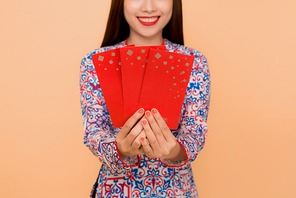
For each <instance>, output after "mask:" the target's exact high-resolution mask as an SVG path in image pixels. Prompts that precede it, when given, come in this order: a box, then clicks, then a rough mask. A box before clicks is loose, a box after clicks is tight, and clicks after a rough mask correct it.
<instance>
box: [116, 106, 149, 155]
mask: <svg viewBox="0 0 296 198" xmlns="http://www.w3.org/2000/svg"><path fill="white" fill-rule="evenodd" d="M143 115H144V109H143V108H141V109H139V110H138V111H137V112H136V113H134V115H132V116H131V117H130V118H129V119H128V120H127V121H126V122H125V124H124V125H123V127H122V128H121V130H120V131H119V132H118V134H117V136H116V138H115V141H116V144H117V149H118V152H119V155H120V157H121V159H123V158H124V157H128V156H133V155H142V154H144V150H143V148H142V146H141V142H140V134H141V135H142V134H144V130H143V126H142V123H141V122H139V120H140V119H142V118H143Z"/></svg>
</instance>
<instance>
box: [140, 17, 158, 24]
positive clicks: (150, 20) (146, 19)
mask: <svg viewBox="0 0 296 198" xmlns="http://www.w3.org/2000/svg"><path fill="white" fill-rule="evenodd" d="M138 18H139V20H140V21H143V22H147V23H151V22H154V21H156V20H157V19H158V17H153V18H140V17H138Z"/></svg>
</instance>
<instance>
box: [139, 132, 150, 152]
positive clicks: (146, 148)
mask: <svg viewBox="0 0 296 198" xmlns="http://www.w3.org/2000/svg"><path fill="white" fill-rule="evenodd" d="M140 139H141V144H142V148H143V151H144V153H145V154H146V155H147V156H148V157H149V156H152V155H153V150H152V148H151V146H150V145H149V143H148V140H147V139H146V138H145V136H142V135H141V136H140Z"/></svg>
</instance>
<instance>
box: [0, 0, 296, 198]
mask: <svg viewBox="0 0 296 198" xmlns="http://www.w3.org/2000/svg"><path fill="white" fill-rule="evenodd" d="M183 4H184V23H185V24H184V25H185V27H184V30H185V44H186V45H187V46H190V47H193V48H195V49H197V50H199V51H201V52H202V53H204V54H205V56H206V57H207V58H208V61H209V65H210V72H211V77H212V95H211V104H210V113H209V118H208V124H209V133H208V137H207V140H206V145H205V148H204V150H203V151H202V152H201V153H200V155H199V156H198V158H197V159H196V161H195V162H194V163H193V169H194V174H195V180H196V185H197V188H198V192H199V195H200V197H201V198H250V197H256V198H257V197H258V198H263V197H264V198H265V197H268V198H278V197H283V198H292V197H293V198H294V197H296V192H295V190H294V189H295V186H296V179H295V178H296V171H295V167H296V157H295V151H296V144H295V143H296V114H295V110H296V103H295V100H296V91H295V86H296V80H295V74H296V67H295V66H296V64H295V63H296V61H295V57H296V55H295V52H296V26H295V21H296V12H295V10H296V1H295V0H224V1H221V0H208V1H206V0H184V1H183ZM109 6H110V0H85V1H73V0H72V1H70V0H50V1H49V0H39V1H38V0H27V1H21V0H1V1H0V46H1V48H0V50H1V51H0V58H1V59H0V60H1V72H0V90H1V99H0V100H1V101H0V112H1V114H0V130H1V138H0V152H1V153H0V156H1V159H0V160H1V163H0V166H1V167H0V178H1V179H0V197H5V198H10V197H23V198H37V197H42V198H52V197H71V198H75V197H77V198H81V197H88V195H89V193H90V190H91V186H92V184H93V182H94V181H95V178H96V175H97V172H98V170H99V167H100V163H99V161H98V160H97V159H96V158H95V157H94V156H93V155H92V153H91V152H90V151H89V150H88V149H87V148H86V147H85V146H84V144H83V128H82V117H81V110H80V101H79V84H78V83H79V75H78V72H79V65H80V61H81V59H82V57H83V56H84V54H86V53H87V52H89V51H91V50H93V49H95V48H98V47H99V45H100V43H101V40H102V37H103V33H104V29H105V24H106V20H107V16H108V11H109Z"/></svg>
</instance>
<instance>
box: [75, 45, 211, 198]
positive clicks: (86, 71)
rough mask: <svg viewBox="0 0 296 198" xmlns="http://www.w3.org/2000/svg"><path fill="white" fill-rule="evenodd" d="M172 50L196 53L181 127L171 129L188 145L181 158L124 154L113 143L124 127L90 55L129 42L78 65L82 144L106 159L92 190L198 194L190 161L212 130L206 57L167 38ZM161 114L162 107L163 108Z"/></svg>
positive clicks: (99, 193) (98, 193)
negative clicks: (114, 115)
mask: <svg viewBox="0 0 296 198" xmlns="http://www.w3.org/2000/svg"><path fill="white" fill-rule="evenodd" d="M164 45H165V46H166V50H167V51H169V52H176V53H182V54H187V55H191V56H194V57H195V60H194V64H193V67H192V71H191V76H190V80H189V83H188V86H187V91H186V95H185V99H184V103H183V106H182V111H181V115H180V120H179V126H178V128H177V130H172V133H173V134H174V135H175V137H176V139H177V141H178V142H179V143H180V144H181V145H182V147H183V149H184V150H185V153H186V156H187V159H186V160H184V161H182V162H175V161H170V160H163V159H158V158H148V157H147V156H145V155H139V156H132V157H126V158H124V159H121V158H120V156H119V154H118V150H117V146H116V144H115V137H116V134H117V133H118V132H119V131H120V128H114V127H113V125H112V122H111V118H110V115H109V112H108V109H107V106H106V103H105V100H104V96H103V93H102V90H101V87H100V83H99V80H98V78H97V75H96V70H95V68H94V65H93V62H92V58H91V55H93V54H96V53H100V52H104V51H107V50H111V49H115V48H120V47H123V46H126V41H122V42H120V43H118V44H115V45H113V46H109V47H101V48H99V49H96V50H94V51H91V52H90V53H88V54H86V55H85V56H84V57H83V59H82V61H81V67H80V99H81V108H82V116H83V126H84V144H85V145H86V146H87V147H88V148H89V149H90V150H91V151H92V153H93V154H94V155H95V156H96V157H97V158H98V159H99V160H100V161H101V162H102V167H101V169H100V172H99V174H98V178H97V182H96V185H94V186H93V189H92V192H91V197H92V194H93V193H94V194H95V197H110V198H111V197H121V198H130V197H133V198H136V197H147V198H148V197H179V198H181V197H182V198H183V197H188V198H193V197H195V198H198V193H197V190H196V186H195V183H194V179H193V174H192V169H191V164H190V162H192V161H194V160H195V158H196V156H197V154H198V153H199V152H200V151H201V150H202V149H203V147H204V144H205V139H206V136H207V133H208V127H207V117H208V111H209V102H210V84H211V79H210V74H209V67H208V64H207V59H206V57H205V56H204V55H203V54H202V53H200V52H198V51H196V50H194V49H192V48H188V47H184V46H182V45H179V44H175V43H172V42H170V41H169V40H167V39H164ZM160 113H161V112H160Z"/></svg>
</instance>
